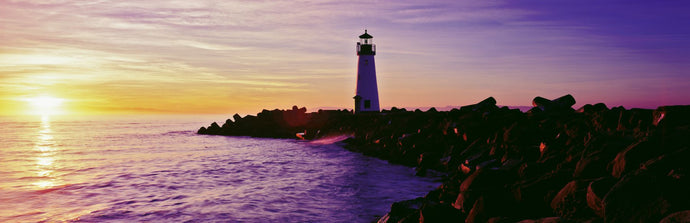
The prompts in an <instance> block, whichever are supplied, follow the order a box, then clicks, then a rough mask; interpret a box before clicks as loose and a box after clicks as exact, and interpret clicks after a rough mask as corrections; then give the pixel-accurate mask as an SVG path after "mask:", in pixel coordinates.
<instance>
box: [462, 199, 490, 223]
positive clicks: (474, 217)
mask: <svg viewBox="0 0 690 223" xmlns="http://www.w3.org/2000/svg"><path fill="white" fill-rule="evenodd" d="M486 212H487V211H486V204H484V198H483V197H480V198H479V199H477V200H476V201H474V204H473V205H472V209H470V212H469V213H468V214H467V218H465V222H466V223H475V222H477V223H479V222H486V221H488V219H489V216H488V215H487V214H488V213H486Z"/></svg>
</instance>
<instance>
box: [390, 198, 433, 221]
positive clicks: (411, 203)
mask: <svg viewBox="0 0 690 223" xmlns="http://www.w3.org/2000/svg"><path fill="white" fill-rule="evenodd" d="M422 205H424V198H422V197H419V198H416V199H412V200H406V201H400V202H395V203H393V204H392V205H391V211H390V212H388V214H387V215H386V216H384V217H385V218H386V219H385V220H384V221H381V220H383V219H384V218H381V219H380V220H379V222H380V223H387V222H400V221H402V220H403V219H408V220H411V219H414V220H415V221H419V209H420V208H421V207H422ZM410 217H412V218H410Z"/></svg>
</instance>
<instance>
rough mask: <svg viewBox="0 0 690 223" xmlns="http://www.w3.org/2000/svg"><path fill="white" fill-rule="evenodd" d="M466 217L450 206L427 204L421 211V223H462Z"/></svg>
mask: <svg viewBox="0 0 690 223" xmlns="http://www.w3.org/2000/svg"><path fill="white" fill-rule="evenodd" d="M463 218H464V216H463V215H462V213H460V211H458V209H455V208H453V206H451V205H448V204H436V203H426V204H424V206H423V207H422V208H421V210H420V211H419V222H420V223H421V222H462V220H463Z"/></svg>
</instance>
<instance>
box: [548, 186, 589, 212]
mask: <svg viewBox="0 0 690 223" xmlns="http://www.w3.org/2000/svg"><path fill="white" fill-rule="evenodd" d="M588 184H589V182H585V181H570V183H568V184H566V185H565V186H564V187H563V189H561V190H560V191H559V192H558V194H556V197H554V198H553V200H552V201H551V208H552V209H553V211H554V213H556V214H558V215H559V216H560V217H561V218H565V219H587V218H591V217H592V211H591V209H590V208H589V207H588V206H587V199H586V195H587V185H588Z"/></svg>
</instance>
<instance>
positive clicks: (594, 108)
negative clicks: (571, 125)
mask: <svg viewBox="0 0 690 223" xmlns="http://www.w3.org/2000/svg"><path fill="white" fill-rule="evenodd" d="M608 110H609V108H608V107H606V104H604V103H597V104H594V105H591V104H586V105H585V106H582V107H581V108H580V109H578V110H577V112H580V113H588V114H592V113H599V112H604V111H608Z"/></svg>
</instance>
